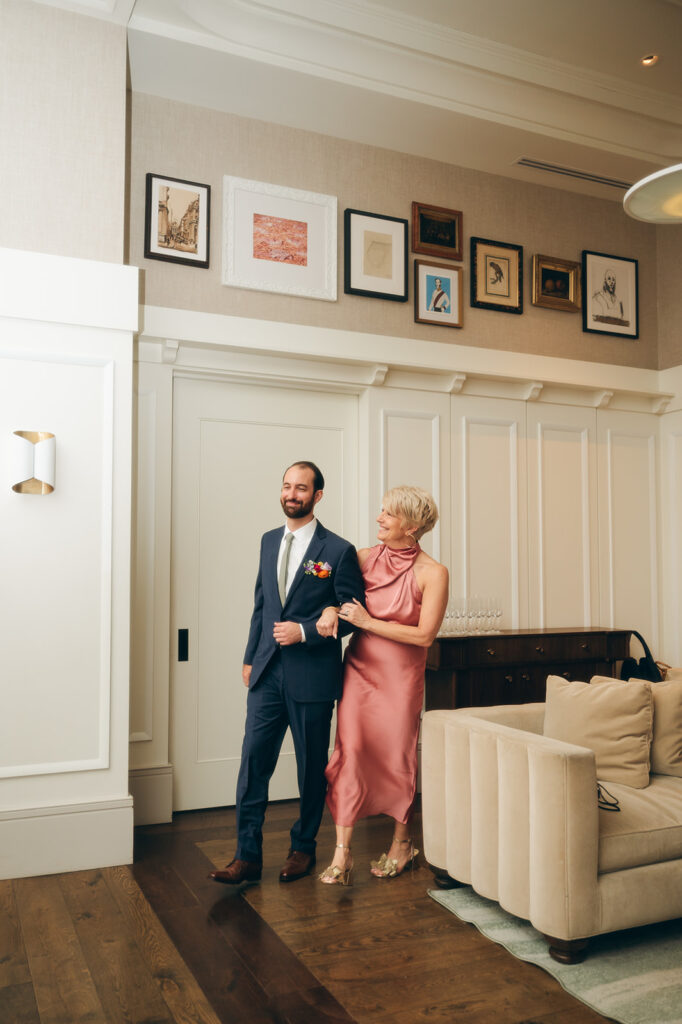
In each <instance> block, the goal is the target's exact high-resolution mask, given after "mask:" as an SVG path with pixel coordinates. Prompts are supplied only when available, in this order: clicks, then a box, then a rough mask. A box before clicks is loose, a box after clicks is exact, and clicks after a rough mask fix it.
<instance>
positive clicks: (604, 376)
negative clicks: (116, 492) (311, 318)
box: [137, 306, 682, 415]
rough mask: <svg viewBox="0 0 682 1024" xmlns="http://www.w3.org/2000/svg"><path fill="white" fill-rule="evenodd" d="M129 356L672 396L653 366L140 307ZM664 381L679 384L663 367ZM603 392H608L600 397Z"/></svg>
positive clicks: (233, 372) (462, 384)
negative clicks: (174, 352)
mask: <svg viewBox="0 0 682 1024" xmlns="http://www.w3.org/2000/svg"><path fill="white" fill-rule="evenodd" d="M143 322H144V330H143V332H142V333H141V335H140V338H139V341H138V344H137V358H138V360H140V361H144V362H158V363H161V362H162V352H163V346H164V345H165V344H167V339H168V338H169V336H170V337H172V338H175V339H176V340H177V341H178V342H179V348H178V356H177V361H176V363H175V365H174V367H173V368H172V372H174V373H175V374H177V375H181V376H195V375H200V376H212V377H213V378H215V379H219V378H221V377H225V376H228V377H229V378H230V379H231V380H247V379H250V378H253V377H254V376H255V377H257V379H258V380H259V381H260V382H261V383H270V384H278V383H281V382H282V381H283V380H286V381H288V382H289V383H294V382H295V384H296V385H297V386H299V387H315V388H320V387H322V388H326V389H329V390H339V391H351V392H353V393H356V394H359V393H361V392H362V391H364V390H365V389H366V388H367V387H370V386H375V387H376V386H383V387H394V388H412V389H415V390H419V391H433V392H439V393H446V394H448V393H454V394H465V395H477V396H486V397H492V398H513V399H516V400H518V401H525V402H527V401H535V402H550V403H556V404H563V405H577V406H583V407H589V408H594V409H596V408H603V407H604V403H605V402H606V401H607V400H608V406H609V408H610V409H626V410H629V411H632V412H649V413H651V412H655V413H657V414H659V415H660V414H663V413H664V412H666V411H668V407H669V406H670V405H671V404H672V407H673V408H678V407H679V402H680V397H681V396H680V395H679V394H676V393H673V392H671V391H668V392H666V391H663V388H662V386H661V375H660V374H659V372H658V371H657V370H643V369H640V368H638V367H630V366H616V365H610V364H606V363H589V362H582V361H579V360H571V359H560V358H556V357H553V356H538V355H531V354H525V353H518V352H502V351H497V350H492V349H480V348H476V347H474V346H466V345H457V346H452V347H450V346H447V347H444V346H443V345H441V344H439V343H438V342H429V341H415V340H413V339H409V338H397V337H388V336H387V337H384V336H380V335H372V334H363V333H360V332H355V331H340V330H336V329H331V328H318V327H307V326H305V325H302V324H285V323H277V322H269V321H261V320H252V319H249V318H242V317H231V316H223V315H220V314H216V313H196V312H192V311H189V310H180V309H171V308H166V307H160V306H145V307H144V313H143ZM665 384H666V385H670V384H677V385H680V386H682V379H680V377H679V375H678V376H675V374H673V373H672V372H669V373H668V374H667V375H666V377H665ZM607 396H608V398H607Z"/></svg>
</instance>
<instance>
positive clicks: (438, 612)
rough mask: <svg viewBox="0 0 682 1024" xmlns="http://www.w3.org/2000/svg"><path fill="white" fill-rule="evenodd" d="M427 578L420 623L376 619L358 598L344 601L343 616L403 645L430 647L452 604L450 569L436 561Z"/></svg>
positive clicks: (423, 592) (428, 571)
mask: <svg viewBox="0 0 682 1024" xmlns="http://www.w3.org/2000/svg"><path fill="white" fill-rule="evenodd" d="M423 579H424V587H423V590H422V606H421V612H420V615H419V623H418V625H416V626H403V625H401V624H400V623H398V622H386V621H384V620H383V619H373V618H372V617H371V615H369V614H368V612H367V610H366V609H365V608H364V607H363V606H362V605H361V604H360V603H359V602H358V601H356V602H354V603H353V604H352V605H351V604H350V603H347V604H343V605H342V606H341V611H340V612H339V616H340V617H341V618H342V619H346V620H347V621H348V622H352V623H353V624H354V625H355V626H356V627H357V628H359V629H364V630H366V631H367V632H368V633H373V634H374V635H375V636H383V637H385V638H386V639H387V640H396V641H397V642H398V643H402V644H414V645H415V646H417V647H430V646H431V644H432V643H433V641H434V640H435V638H436V636H437V634H438V630H439V629H440V624H441V622H442V621H443V614H444V612H445V609H446V607H447V603H448V588H449V577H448V570H447V569H446V568H445V566H444V565H440V564H439V563H438V562H434V563H432V564H431V565H430V566H429V567H428V569H426V571H424V575H423Z"/></svg>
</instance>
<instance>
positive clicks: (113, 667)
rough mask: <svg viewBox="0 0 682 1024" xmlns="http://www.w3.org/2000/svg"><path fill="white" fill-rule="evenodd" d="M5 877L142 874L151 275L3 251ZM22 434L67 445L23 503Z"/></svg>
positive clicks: (0, 601) (0, 609) (0, 691)
mask: <svg viewBox="0 0 682 1024" xmlns="http://www.w3.org/2000/svg"><path fill="white" fill-rule="evenodd" d="M0 280H2V282H3V285H4V286H5V287H4V288H3V289H2V290H1V294H0V524H1V529H0V566H1V579H2V584H1V586H0V622H1V623H2V630H1V633H2V667H1V670H0V878H15V877H20V876H25V875H40V874H49V873H52V872H59V871H68V870H75V869H78V868H90V867H101V866H103V865H108V864H121V863H127V862H129V861H130V860H131V859H132V840H133V832H132V825H133V813H132V800H131V798H130V796H129V792H128V744H127V724H128V705H129V684H130V672H129V641H130V603H129V596H130V476H131V440H132V423H131V419H132V417H131V412H132V363H133V358H132V357H133V351H132V349H133V331H134V330H135V328H136V325H137V312H138V309H137V271H136V270H134V269H133V268H131V267H120V266H117V265H110V264H105V263H92V262H90V261H86V260H69V259H64V258H61V257H56V256H45V255H42V254H37V253H28V252H14V251H12V250H6V249H2V250H0ZM15 430H28V431H34V430H37V431H43V430H44V431H50V432H51V433H53V434H54V435H55V438H56V440H55V445H56V475H55V488H54V491H53V492H52V493H50V494H48V495H41V494H18V493H16V492H14V491H13V490H12V489H11V485H12V484H13V483H16V482H17V481H16V480H12V478H11V475H10V460H9V444H10V441H11V436H12V432H13V431H15Z"/></svg>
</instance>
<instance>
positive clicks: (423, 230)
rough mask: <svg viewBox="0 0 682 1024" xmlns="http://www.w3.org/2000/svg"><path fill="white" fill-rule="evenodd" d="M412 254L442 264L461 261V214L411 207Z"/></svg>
mask: <svg viewBox="0 0 682 1024" xmlns="http://www.w3.org/2000/svg"><path fill="white" fill-rule="evenodd" d="M412 252H420V253H423V254H424V255H425V256H437V257H438V258H439V259H445V260H461V258H462V214H461V213H460V211H459V210H446V209H445V207H443V206H426V204H425V203H412Z"/></svg>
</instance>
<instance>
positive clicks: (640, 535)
mask: <svg viewBox="0 0 682 1024" xmlns="http://www.w3.org/2000/svg"><path fill="white" fill-rule="evenodd" d="M659 425H660V423H659V420H658V418H657V417H656V416H650V415H642V414H639V415H632V414H629V413H623V412H616V411H614V412H610V411H609V410H605V411H603V412H600V413H599V416H598V424H597V437H598V446H599V453H598V459H599V463H598V476H599V552H600V554H599V567H600V573H599V577H600V582H599V593H600V619H601V623H600V624H601V625H604V626H623V627H628V626H632V627H634V628H636V629H638V630H639V632H640V633H642V634H644V636H645V637H646V638H647V639H648V641H649V643H650V645H651V646H652V647H653V649H654V650H655V651H658V650H659V632H658V629H659V623H658V600H659V595H658V531H659V526H658V493H657V476H658V474H657V461H658V460H657V449H658V431H659Z"/></svg>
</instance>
